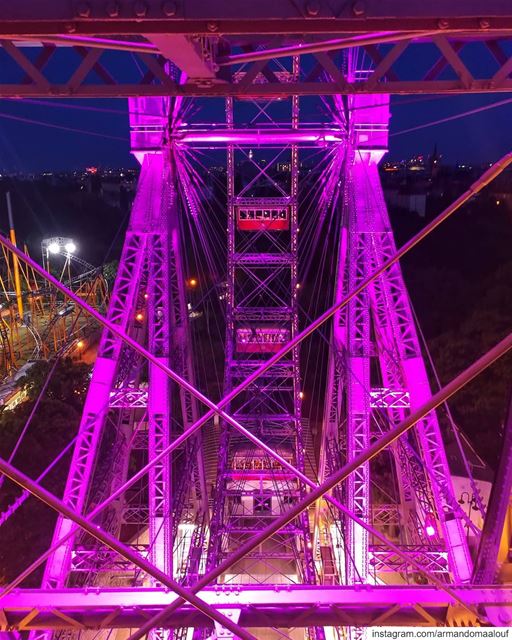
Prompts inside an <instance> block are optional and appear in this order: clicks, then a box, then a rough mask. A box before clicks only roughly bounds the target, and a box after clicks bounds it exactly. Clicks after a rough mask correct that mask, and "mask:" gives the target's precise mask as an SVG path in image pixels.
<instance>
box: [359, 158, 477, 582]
mask: <svg viewBox="0 0 512 640" xmlns="http://www.w3.org/2000/svg"><path fill="white" fill-rule="evenodd" d="M359 155H360V163H361V167H362V169H363V170H362V172H361V173H360V175H359V179H360V180H361V182H362V184H361V186H362V189H364V190H365V193H366V194H367V196H366V199H367V206H368V209H369V211H370V212H371V215H372V224H373V226H374V234H373V237H372V239H373V241H372V247H371V252H372V255H371V265H372V268H373V269H375V268H378V267H379V266H380V265H381V264H383V263H384V262H385V261H386V260H387V259H388V258H389V257H390V256H391V255H393V253H395V252H396V246H395V242H394V239H393V235H392V232H391V229H390V226H389V220H388V218H387V211H386V207H385V203H384V198H383V194H382V187H381V185H380V179H379V175H378V169H377V164H376V163H375V162H372V160H371V157H370V154H368V153H360V154H359ZM379 284H380V286H382V288H383V290H384V295H385V299H386V300H387V309H388V314H389V317H390V322H389V326H390V327H391V328H392V329H393V333H394V335H393V348H394V350H395V352H396V353H397V355H398V357H399V360H400V366H401V370H402V376H403V380H404V382H405V385H406V389H407V390H408V392H409V395H410V406H411V410H414V409H415V408H416V407H418V406H420V405H421V404H423V403H424V402H425V401H426V400H427V399H428V398H429V397H430V395H431V392H430V386H429V382H428V376H427V372H426V369H425V364H424V361H423V357H422V353H421V348H420V345H419V341H418V337H417V333H416V327H415V324H414V319H413V316H412V312H411V308H410V302H409V298H408V295H407V290H406V288H405V285H404V282H403V278H402V273H401V269H400V267H399V266H398V265H394V266H393V267H392V268H391V269H390V270H388V271H387V272H386V273H384V274H383V275H382V276H381V278H380V279H379ZM415 431H416V434H417V437H418V440H419V445H420V450H421V455H422V457H423V463H424V469H425V472H426V474H427V475H428V476H430V477H431V478H432V481H431V483H430V492H431V494H432V497H433V501H434V505H435V514H433V515H435V517H436V518H437V519H438V520H439V523H440V529H441V533H442V536H443V538H444V540H445V543H446V550H447V552H448V557H449V560H450V570H451V571H452V573H453V576H454V579H455V580H456V581H457V582H467V581H469V580H470V578H471V567H472V562H471V558H470V555H469V550H468V547H467V542H466V537H465V535H464V528H463V524H462V520H461V518H460V517H458V516H457V514H456V511H457V501H456V499H455V497H454V494H453V487H452V483H451V476H450V468H449V466H448V461H447V458H446V453H445V449H444V443H443V439H442V435H441V430H440V427H439V423H438V420H437V417H436V415H435V413H432V414H429V415H428V416H427V417H426V418H424V419H423V420H422V421H421V422H420V423H419V424H418V426H417V428H416V430H415ZM424 515H427V514H424Z"/></svg>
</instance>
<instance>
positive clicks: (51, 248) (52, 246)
mask: <svg viewBox="0 0 512 640" xmlns="http://www.w3.org/2000/svg"><path fill="white" fill-rule="evenodd" d="M48 251H49V252H50V253H59V252H60V246H59V244H58V243H57V242H51V243H50V244H49V245H48Z"/></svg>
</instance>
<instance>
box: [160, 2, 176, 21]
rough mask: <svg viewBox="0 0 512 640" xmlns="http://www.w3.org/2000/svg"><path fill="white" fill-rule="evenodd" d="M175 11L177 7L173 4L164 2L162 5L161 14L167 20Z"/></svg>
mask: <svg viewBox="0 0 512 640" xmlns="http://www.w3.org/2000/svg"><path fill="white" fill-rule="evenodd" d="M177 11H178V7H177V6H176V3H175V2H164V3H163V5H162V12H163V14H164V15H165V16H167V17H168V18H172V17H173V16H175V15H176V12H177Z"/></svg>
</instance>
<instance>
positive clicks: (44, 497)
mask: <svg viewBox="0 0 512 640" xmlns="http://www.w3.org/2000/svg"><path fill="white" fill-rule="evenodd" d="M0 473H3V474H4V475H5V476H7V477H8V478H9V479H10V480H12V481H13V482H15V483H16V484H17V485H19V486H20V487H22V488H23V489H25V490H26V491H29V492H30V493H31V494H32V495H33V496H35V497H36V498H39V500H41V501H42V502H44V503H45V504H47V505H48V506H49V507H51V508H52V509H54V510H55V511H57V512H58V513H60V514H61V515H63V516H64V517H66V518H69V520H72V521H73V522H75V523H76V524H77V525H78V526H79V527H80V528H81V529H83V530H84V531H86V532H87V533H89V534H90V535H91V536H93V537H94V538H96V540H99V541H100V542H102V543H103V544H105V545H107V546H108V547H110V548H111V549H113V550H114V551H116V552H117V553H119V555H121V556H122V557H124V558H126V559H127V560H129V561H130V562H133V564H135V565H136V566H137V567H139V568H140V569H142V570H143V571H145V572H146V573H148V574H149V575H150V576H152V577H154V578H155V579H156V580H158V581H159V582H161V583H162V584H164V585H166V586H167V587H169V589H171V590H172V591H173V592H174V593H176V594H179V595H180V597H181V598H182V600H180V604H181V602H184V601H187V602H189V603H190V604H191V605H193V606H194V607H196V608H197V609H198V610H199V611H202V612H203V613H204V614H205V615H207V616H208V617H209V618H211V619H212V620H214V621H215V622H218V623H220V624H221V625H222V626H223V627H225V628H226V629H229V630H230V631H232V632H233V633H235V634H237V636H239V637H240V638H243V639H244V640H257V639H256V638H255V636H253V635H252V633H249V632H248V631H246V630H245V629H242V627H240V626H239V625H238V624H235V623H234V622H233V621H232V620H230V619H229V618H228V617H227V616H225V615H223V614H222V613H220V612H219V611H217V610H216V609H215V608H214V607H212V606H210V605H209V604H207V603H206V602H204V601H203V600H201V598H199V597H198V596H196V595H195V594H193V593H192V592H191V591H189V590H188V589H186V588H185V587H183V586H182V585H180V584H178V583H177V582H175V581H174V580H172V579H171V578H169V577H168V576H167V575H166V574H165V573H164V572H163V571H160V569H158V568H157V567H155V566H154V565H153V564H151V563H150V562H149V561H148V560H146V559H145V558H142V557H141V556H140V555H139V554H138V553H137V552H136V551H133V550H132V549H129V548H128V547H127V546H126V545H124V544H123V543H122V542H120V541H119V540H117V539H116V538H114V536H112V535H110V534H109V533H107V532H106V531H104V530H102V529H101V528H100V527H99V526H97V525H95V524H94V523H92V522H91V521H90V520H88V519H87V518H85V517H83V516H81V515H79V514H77V513H76V512H75V511H74V510H73V509H71V508H70V507H68V506H67V505H66V504H64V503H63V502H62V501H61V500H59V499H58V498H56V497H55V496H54V495H53V494H52V493H50V492H49V491H47V490H46V489H44V488H43V487H41V486H40V485H39V484H38V483H37V481H34V480H32V479H31V478H29V477H28V476H26V475H25V474H24V473H22V472H21V471H19V470H18V469H16V468H15V467H14V466H13V465H11V464H9V462H7V460H4V459H3V458H0Z"/></svg>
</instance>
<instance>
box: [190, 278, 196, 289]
mask: <svg viewBox="0 0 512 640" xmlns="http://www.w3.org/2000/svg"><path fill="white" fill-rule="evenodd" d="M188 286H189V287H192V288H194V287H197V280H196V279H195V278H190V280H189V281H188Z"/></svg>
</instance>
